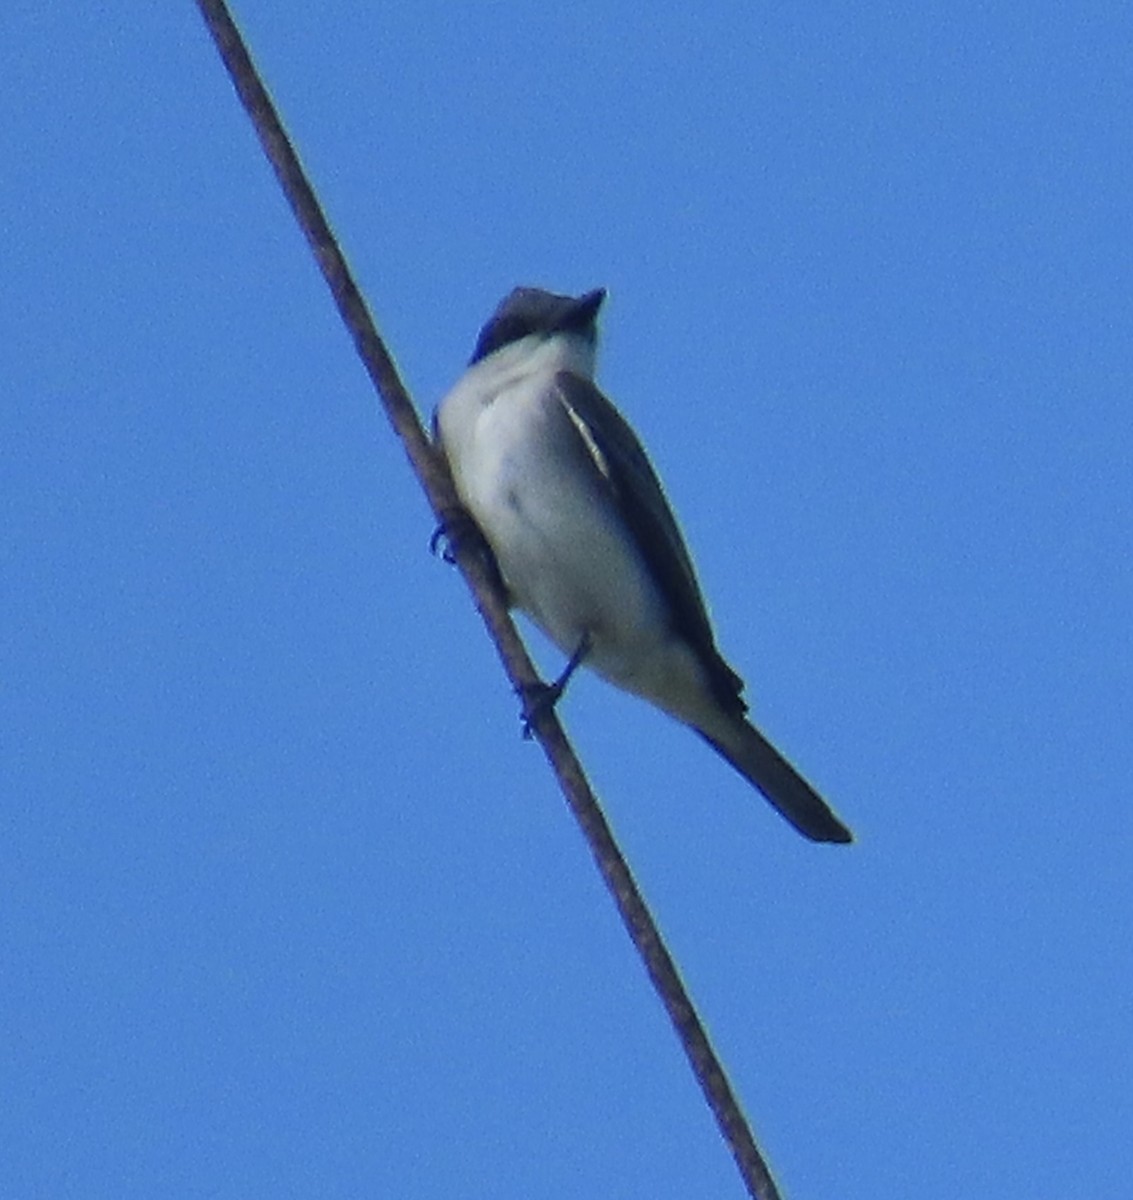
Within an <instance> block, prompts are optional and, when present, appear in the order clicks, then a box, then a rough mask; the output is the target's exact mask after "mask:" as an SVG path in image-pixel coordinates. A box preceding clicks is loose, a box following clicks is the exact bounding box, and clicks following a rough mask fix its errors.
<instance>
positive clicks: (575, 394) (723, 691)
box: [555, 371, 747, 713]
mask: <svg viewBox="0 0 1133 1200" xmlns="http://www.w3.org/2000/svg"><path fill="white" fill-rule="evenodd" d="M555 388H556V391H557V393H558V396H559V399H560V401H561V402H562V405H563V407H564V408H565V409H566V412H567V415H568V416H569V417H570V419H571V422H572V423H573V425H574V427H575V428H576V430H577V431H578V434H579V437H580V438H581V440H582V441H583V442H584V444H585V446H586V449H587V451H588V452H589V454H590V457H591V458H592V459H593V460H594V463H595V465H596V466H597V468H598V470H599V472H600V474H601V475H602V477H603V479H604V480H605V482H606V485H607V487H608V488H609V491H610V495H611V497H612V499H613V501H614V503H615V504H616V505H617V507H618V510H619V511H620V513H621V515H622V517H623V519H624V521H625V523H626V526H627V528H628V529H629V531H630V533H631V535H632V537H633V540H634V542H635V543H636V545H637V548H638V551H639V552H640V554H641V556H642V558H644V559H645V562H646V564H647V565H648V567H649V570H650V573H651V574H652V576H653V578H654V579H655V580H656V581H657V584H658V587H659V588H660V590H661V594H662V595H663V597H664V599H665V601H666V603H667V604H668V606H669V611H670V613H671V616H672V622H673V629H674V632H676V633H677V634H678V635H679V636H680V637H682V638H683V639H684V640H685V641H686V642H687V643H688V644H689V645H690V646H691V647H692V648H693V650H695V651H696V653H697V655H698V657H699V658H700V660H701V662H702V664H703V665H704V668H705V671H706V672H707V675H708V678H709V680H710V682H711V686H712V691H713V694H714V695H715V696H716V698H717V700H718V701H719V702H720V703H721V704H722V705H723V706H724V708H726V709H727V710H729V711H731V712H735V713H743V712H746V711H747V705H746V704H745V703H744V701H743V699H742V698H741V696H740V693H741V691H742V690H743V680H742V679H741V678H740V677H739V676H738V675H737V674H736V673H735V671H733V670H732V668H731V667H729V666H728V664H727V663H726V662H725V661H724V659H723V658H722V657H721V656H720V652H719V651H718V650H717V649H716V642H715V639H714V638H713V636H712V626H711V624H710V623H709V620H708V611H707V609H706V608H705V605H704V597H703V596H702V595H701V592H700V585H699V584H698V583H697V581H696V572H695V570H694V569H693V565H692V559H691V558H690V557H689V553H688V549H687V548H686V546H685V543H684V539H683V538H682V537H681V531H680V529H679V528H678V527H677V522H676V519H675V518H674V516H673V512H672V509H670V507H669V502H668V501H667V500H666V499H665V493H664V491H663V490H662V488H661V482H660V480H659V479H658V478H657V473H656V472H655V471H654V470H653V465H652V464H651V463H650V461H649V459H648V457H647V456H646V453H645V450H644V449H643V448H642V445H641V443H640V442H639V441H638V440H637V436H636V435H635V434H634V432H633V430H632V429H631V428H630V427H629V425H628V423H627V422H626V420H625V418H624V417H623V416H622V415H621V413H619V412H618V410H617V409H616V408H615V407H614V406H613V405H612V404H611V403H610V402H609V400H607V399H606V397H605V396H603V395H602V393H601V392H600V391H599V390H598V389H597V388H596V387H595V386H594V384H592V383H591V382H590V381H589V380H587V379H583V378H582V377H581V376H579V375H575V374H572V373H571V372H569V371H560V372H559V373H558V375H556V376H555Z"/></svg>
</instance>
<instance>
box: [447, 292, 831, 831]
mask: <svg viewBox="0 0 1133 1200" xmlns="http://www.w3.org/2000/svg"><path fill="white" fill-rule="evenodd" d="M605 295H606V293H605V291H604V290H603V289H598V290H596V291H592V292H587V293H586V294H585V295H583V296H579V297H577V298H575V297H572V296H559V295H555V294H554V293H552V292H545V291H542V290H540V289H539V288H527V287H521V288H516V289H515V290H514V291H513V292H511V294H510V295H508V296H507V297H506V298H505V299H504V300H503V301H502V302H501V304H500V306H499V307H498V308H497V309H496V311H495V312H494V313H493V314H492V316H491V318H490V319H489V321H488V323H487V324H486V325H485V326H484V327H483V329H482V330H481V331H480V337H479V339H478V341H477V343H476V349H475V352H474V353H473V355H472V359H471V362H470V363H469V366H468V370H467V371H466V372H465V373H464V375H463V376H462V377H461V378H460V380H458V382H457V384H456V386H455V387H454V388H453V389H452V391H450V392H449V393H448V395H447V396H445V398H444V399H443V400H442V401H441V403H440V405H439V406H438V408H437V414H436V419H435V428H436V433H437V437H438V441H439V444H440V446H441V449H442V451H443V453H444V454H445V457H446V458H447V460H448V463H449V466H450V467H451V469H452V474H453V479H454V481H455V483H456V490H457V493H458V495H459V496H460V500H461V502H462V503H463V504H464V506H465V507H466V508H467V509H468V512H469V513H470V514H471V516H472V517H473V519H474V520H475V522H476V524H477V526H478V527H479V529H480V531H481V532H482V533H483V535H484V538H485V539H486V541H487V543H488V546H489V547H490V548H491V550H492V553H493V555H494V557H495V560H496V565H497V567H498V568H499V575H500V578H501V581H502V583H503V585H504V587H505V589H506V592H507V597H508V601H509V603H510V604H511V605H513V606H514V607H516V608H519V609H521V610H522V611H523V612H525V613H527V614H528V616H530V617H531V618H532V619H533V620H534V621H535V623H536V624H537V625H538V626H539V627H540V628H541V629H542V630H543V631H544V632H545V633H546V634H547V636H548V637H549V638H550V639H551V641H552V642H554V643H555V645H556V646H558V647H559V649H560V650H562V652H563V653H564V654H565V655H567V657H568V663H567V667H566V670H565V671H564V672H563V674H562V675H561V676H560V678H559V679H558V680H557V681H556V683H555V684H553V685H551V687H550V688H549V693H550V697H551V700H552V702H553V700H554V699H557V697H558V695H559V693H561V691H562V688H563V686H564V685H565V683H566V681H567V679H568V678H569V677H570V675H571V674H572V672H573V671H574V669H575V667H577V666H578V665H579V664H580V663H583V662H584V663H585V664H586V665H587V666H588V667H591V668H592V669H593V670H595V671H596V672H597V673H598V674H599V675H601V676H603V677H604V678H605V679H607V680H609V681H610V682H611V683H613V684H615V685H617V686H618V687H621V688H624V689H625V690H626V691H628V692H633V693H634V694H635V695H638V696H642V697H644V699H646V700H649V701H651V702H652V703H653V704H655V705H657V707H658V708H661V709H663V710H664V711H665V712H667V713H669V714H670V715H671V716H673V717H676V719H677V720H679V721H683V722H684V723H685V724H686V725H690V726H691V727H692V728H693V729H695V730H696V732H697V733H699V734H700V735H701V737H703V738H704V739H705V741H707V742H708V744H709V745H710V746H712V747H713V748H714V749H715V750H717V751H718V752H719V753H720V754H721V755H723V757H724V758H725V759H727V760H728V762H730V763H731V764H732V766H733V767H735V768H736V770H737V771H739V772H740V774H741V775H743V776H744V777H745V778H747V779H748V780H749V781H750V782H751V783H753V784H754V785H755V786H756V787H757V788H758V789H759V790H760V791H761V792H762V793H763V795H764V796H766V797H767V799H768V800H770V801H771V803H772V804H773V805H774V806H775V808H777V809H778V810H779V812H780V813H782V815H783V816H784V817H786V818H787V820H788V821H790V822H791V824H792V825H794V826H795V828H796V829H797V830H798V831H799V832H800V833H802V834H804V835H805V836H806V837H808V838H811V839H812V840H814V841H818V842H848V841H850V840H851V835H850V831H849V830H848V829H847V828H846V827H845V826H844V825H843V824H842V823H841V822H840V821H839V820H838V818H837V817H836V816H835V815H834V814H833V813H832V812H831V811H830V809H829V808H828V807H827V805H826V803H825V801H824V800H823V799H822V797H821V796H819V795H818V793H817V792H816V791H815V790H814V788H812V787H811V786H810V784H808V783H807V782H806V780H805V779H803V778H802V776H801V775H799V773H798V772H797V771H796V770H795V769H794V767H792V766H791V764H790V763H789V762H787V760H786V759H785V758H784V757H783V756H782V755H781V754H780V753H779V752H778V751H777V750H776V749H775V747H774V746H772V745H771V743H770V742H769V741H768V740H767V739H766V738H765V737H764V736H763V734H761V733H760V732H759V730H758V729H756V728H755V727H754V726H753V725H751V724H750V723H749V722H748V721H747V719H746V717H745V713H746V712H747V704H746V703H745V702H744V700H743V698H742V695H741V693H742V691H743V680H742V679H740V677H739V676H738V675H737V674H736V673H735V671H733V670H732V668H731V667H729V666H728V664H727V663H726V662H725V661H724V659H723V658H722V657H721V655H720V652H719V651H718V650H717V649H716V642H715V638H714V637H713V634H712V627H711V625H710V623H709V619H708V612H707V610H706V608H705V604H704V598H703V597H702V595H701V592H700V585H699V584H698V583H697V579H696V574H695V572H694V570H693V566H692V560H691V558H690V557H689V553H688V550H687V549H686V547H685V543H684V539H683V538H682V537H681V533H680V530H679V529H678V528H677V522H676V519H675V518H674V516H673V513H672V511H671V509H670V508H669V504H668V501H667V500H666V499H665V494H664V492H663V491H662V489H661V484H660V481H659V480H658V478H657V475H656V473H655V472H654V470H653V467H652V465H651V464H650V462H649V459H648V458H647V457H646V454H645V451H644V449H642V446H641V443H640V442H639V441H638V439H637V437H636V435H635V434H634V432H633V430H632V429H631V428H630V427H629V425H628V424H627V423H626V421H625V419H624V418H623V417H622V416H621V414H620V413H619V412H618V411H617V409H615V408H614V406H613V405H612V404H611V403H610V402H609V400H607V399H606V397H605V396H603V395H602V393H601V392H600V391H599V390H598V388H597V387H596V386H595V384H594V360H595V349H596V343H597V338H598V331H597V325H596V322H597V317H598V310H599V308H600V307H601V305H602V301H603V300H604V299H605Z"/></svg>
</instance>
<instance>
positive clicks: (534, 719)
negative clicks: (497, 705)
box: [515, 633, 590, 741]
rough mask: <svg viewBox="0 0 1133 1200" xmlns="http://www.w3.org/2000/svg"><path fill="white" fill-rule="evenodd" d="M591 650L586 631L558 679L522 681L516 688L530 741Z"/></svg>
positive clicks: (524, 730) (526, 734) (521, 716)
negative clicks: (536, 726) (552, 680)
mask: <svg viewBox="0 0 1133 1200" xmlns="http://www.w3.org/2000/svg"><path fill="white" fill-rule="evenodd" d="M589 652H590V635H589V634H588V633H584V634H583V635H582V640H581V641H580V642H579V643H578V647H577V648H576V649H575V652H574V653H573V654H572V655H571V656H570V658H569V660H568V661H567V665H566V666H565V667H563V669H562V672H561V673H560V675H559V677H558V679H556V680H555V681H554V682H553V683H543V682H542V681H541V680H536V681H535V682H534V683H521V684H520V685H519V686H518V687H517V688H516V689H515V690H516V693H517V694H518V696H519V698H520V700H521V701H522V702H523V709H522V711H521V713H520V719H521V720H522V721H523V736H524V738H526V739H527V740H528V741H530V740H531V738H532V737H534V736H535V725H536V724H537V723H538V722H539V721H540V720H542V718H543V717H545V716H547V714H548V713H551V712H554V709H555V705H556V704H558V702H559V700H560V698H561V697H562V694H563V692H565V691H566V685H567V684H568V683H569V682H570V677H571V676H572V675H573V674H574V673H575V671H577V670H578V668H579V666H580V665H581V664H582V660H583V659H584V658H585V657H586V655H587V654H588V653H589Z"/></svg>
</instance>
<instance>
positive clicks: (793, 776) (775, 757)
mask: <svg viewBox="0 0 1133 1200" xmlns="http://www.w3.org/2000/svg"><path fill="white" fill-rule="evenodd" d="M697 732H698V733H699V734H700V736H701V737H702V738H704V740H705V741H706V742H707V743H708V744H709V745H710V746H711V747H712V748H713V749H714V750H716V751H717V753H719V754H720V755H722V756H723V757H724V758H726V759H727V760H728V762H730V763H731V764H732V766H733V767H735V768H736V770H737V771H739V773H740V774H741V775H743V776H744V777H745V778H746V779H748V780H749V781H750V782H751V783H753V784H754V785H755V786H756V787H757V788H758V789H759V790H760V791H761V792H762V793H763V795H764V796H766V797H767V799H768V800H770V801H771V803H772V805H774V807H775V808H777V809H778V810H779V812H780V813H781V814H782V815H783V816H784V817H786V819H787V820H788V821H790V822H791V824H792V825H793V826H794V827H795V828H796V829H797V830H798V831H799V833H801V834H802V835H803V836H804V837H808V838H810V839H811V841H813V842H852V841H853V840H854V839H853V834H851V833H850V831H849V830H848V829H847V828H846V826H845V825H843V824H842V822H841V821H839V820H838V818H837V817H836V816H835V815H834V814H833V812H831V810H830V807H829V805H828V804H827V803H826V801H825V800H823V798H822V797H821V796H820V795H819V794H818V793H817V792H816V791H815V790H814V788H812V787H811V786H810V784H809V783H807V781H806V780H805V779H804V778H803V777H802V776H801V775H800V774H799V773H798V771H796V770H795V768H794V767H792V766H791V764H790V763H789V762H788V761H787V760H786V759H785V758H784V757H783V756H782V755H781V754H780V753H779V751H778V750H776V749H775V747H774V746H773V745H772V744H771V743H770V742H769V741H768V740H767V739H766V738H765V737H764V736H763V734H761V733H760V732H759V730H758V729H756V728H755V726H754V725H750V724H748V722H747V721H745V720H743V719H742V718H734V719H733V720H731V721H730V722H729V724H728V727H727V729H726V731H725V730H721V729H714V730H713V732H712V734H708V733H707V732H705V731H704V730H703V729H699V730H698V731H697Z"/></svg>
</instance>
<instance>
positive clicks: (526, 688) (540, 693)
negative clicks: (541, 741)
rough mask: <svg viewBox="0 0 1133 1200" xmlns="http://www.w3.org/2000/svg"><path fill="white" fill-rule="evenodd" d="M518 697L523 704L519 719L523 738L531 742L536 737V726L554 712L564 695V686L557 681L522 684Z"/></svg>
mask: <svg viewBox="0 0 1133 1200" xmlns="http://www.w3.org/2000/svg"><path fill="white" fill-rule="evenodd" d="M515 691H516V695H517V696H519V698H520V700H521V701H522V702H523V708H522V710H521V711H520V714H519V717H520V720H521V721H522V722H523V737H524V740H525V741H530V740H531V739H532V738H533V737H534V736H535V725H536V724H537V723H538V722H539V721H541V720H542V719H543V718H544V717H545V716H547V715H548V714H549V713H552V712H554V710H555V705H556V704H558V702H559V698H560V697H561V696H562V694H563V684H562V683H561V682H559V681H558V680H556V681H555V682H554V683H543V682H542V680H536V681H535V682H534V683H521V684H519V686H518V687H517V688H516V689H515Z"/></svg>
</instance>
